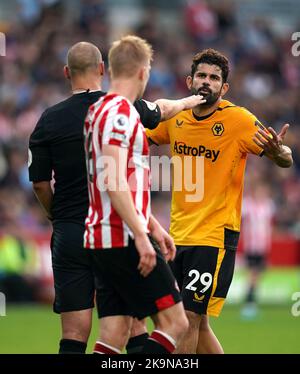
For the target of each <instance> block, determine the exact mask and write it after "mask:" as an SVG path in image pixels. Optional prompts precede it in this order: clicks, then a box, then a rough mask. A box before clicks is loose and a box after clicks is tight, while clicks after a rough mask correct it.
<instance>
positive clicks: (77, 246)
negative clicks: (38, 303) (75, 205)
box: [51, 222, 95, 313]
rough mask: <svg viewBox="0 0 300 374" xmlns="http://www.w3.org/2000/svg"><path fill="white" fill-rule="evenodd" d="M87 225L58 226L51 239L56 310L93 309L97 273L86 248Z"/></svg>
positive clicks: (68, 223)
mask: <svg viewBox="0 0 300 374" xmlns="http://www.w3.org/2000/svg"><path fill="white" fill-rule="evenodd" d="M83 234H84V225H83V224H80V223H73V222H61V223H56V224H54V226H53V235H52V239H51V253H52V268H53V276H54V287H55V302H54V311H55V312H57V313H61V312H71V311H77V310H85V309H88V308H92V307H93V306H94V293H95V285H94V274H93V267H92V259H91V253H90V251H88V250H86V249H84V248H83Z"/></svg>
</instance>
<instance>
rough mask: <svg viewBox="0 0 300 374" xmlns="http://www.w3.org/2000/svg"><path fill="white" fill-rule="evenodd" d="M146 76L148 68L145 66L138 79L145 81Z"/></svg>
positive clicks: (141, 69)
mask: <svg viewBox="0 0 300 374" xmlns="http://www.w3.org/2000/svg"><path fill="white" fill-rule="evenodd" d="M145 76H146V68H145V67H144V66H143V67H142V68H140V70H139V73H138V78H139V80H141V81H143V80H144V79H145Z"/></svg>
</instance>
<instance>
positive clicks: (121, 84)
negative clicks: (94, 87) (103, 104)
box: [108, 79, 138, 103]
mask: <svg viewBox="0 0 300 374" xmlns="http://www.w3.org/2000/svg"><path fill="white" fill-rule="evenodd" d="M108 93H116V94H118V95H120V96H124V97H126V99H128V100H129V101H130V102H132V103H133V102H134V101H135V100H136V98H137V96H138V92H137V88H136V85H134V84H132V82H131V81H130V80H127V79H124V80H120V79H119V80H112V81H111V85H110V89H109V91H108Z"/></svg>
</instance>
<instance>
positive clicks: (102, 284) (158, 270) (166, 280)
mask: <svg viewBox="0 0 300 374" xmlns="http://www.w3.org/2000/svg"><path fill="white" fill-rule="evenodd" d="M155 250H156V253H157V265H156V267H155V268H154V270H153V271H152V272H151V273H150V274H149V275H148V276H147V277H143V276H142V275H141V274H140V273H139V271H138V269H137V267H138V263H139V255H138V252H137V250H136V248H135V245H134V241H133V240H131V239H130V240H129V245H128V247H122V248H108V249H96V250H94V251H93V259H94V262H95V273H96V278H97V307H98V315H99V318H102V317H108V316H117V315H129V316H133V317H137V318H139V319H143V318H145V317H147V316H151V315H153V314H156V313H157V312H158V311H160V310H163V309H166V308H168V307H171V306H173V305H175V304H177V303H178V302H179V301H181V297H180V293H179V289H178V288H177V285H176V281H175V278H174V276H173V274H172V271H171V269H170V267H169V265H168V264H167V263H166V262H165V260H164V258H163V256H162V254H161V253H160V251H159V249H158V248H157V246H155Z"/></svg>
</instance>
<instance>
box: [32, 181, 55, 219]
mask: <svg viewBox="0 0 300 374" xmlns="http://www.w3.org/2000/svg"><path fill="white" fill-rule="evenodd" d="M32 187H33V191H34V193H35V195H36V197H37V199H38V201H39V203H40V204H41V206H42V208H43V209H44V211H45V213H46V216H47V218H48V219H50V220H51V219H52V215H51V206H52V200H53V191H52V188H51V184H50V182H49V181H44V182H33V183H32Z"/></svg>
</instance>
